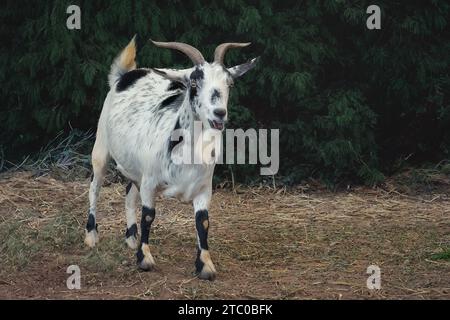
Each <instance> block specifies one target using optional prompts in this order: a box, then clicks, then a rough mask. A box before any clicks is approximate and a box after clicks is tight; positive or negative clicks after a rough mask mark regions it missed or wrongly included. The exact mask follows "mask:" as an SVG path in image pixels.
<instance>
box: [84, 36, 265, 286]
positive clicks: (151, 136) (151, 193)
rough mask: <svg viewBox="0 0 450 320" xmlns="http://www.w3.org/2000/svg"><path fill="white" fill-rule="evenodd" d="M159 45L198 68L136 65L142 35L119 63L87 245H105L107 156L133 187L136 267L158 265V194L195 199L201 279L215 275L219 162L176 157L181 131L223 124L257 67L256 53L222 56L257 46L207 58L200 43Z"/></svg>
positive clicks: (220, 50)
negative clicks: (99, 209) (154, 236)
mask: <svg viewBox="0 0 450 320" xmlns="http://www.w3.org/2000/svg"><path fill="white" fill-rule="evenodd" d="M152 42H153V44H154V45H156V46H157V47H161V48H168V49H175V50H178V51H180V52H182V53H184V54H185V55H187V56H188V57H189V58H190V59H191V60H192V62H193V63H194V67H192V68H189V69H184V70H173V69H155V68H140V69H137V68H136V62H135V58H136V42H135V37H134V38H133V39H132V40H131V41H130V43H129V44H128V45H127V46H126V47H125V48H124V49H123V50H122V52H121V53H120V54H119V55H118V56H117V57H116V59H115V60H114V62H113V64H112V66H111V71H110V74H109V85H110V91H109V92H108V94H107V96H106V99H105V101H104V104H103V108H102V111H101V114H100V118H99V122H98V127H97V134H96V140H95V144H94V147H93V150H92V167H93V176H92V181H91V184H90V189H89V203H90V206H89V213H88V220H87V224H86V236H85V243H86V245H88V246H89V247H94V246H95V245H96V243H97V242H98V230H97V224H96V205H97V199H98V195H99V192H100V188H101V185H102V182H103V179H104V176H105V170H106V167H107V164H108V161H109V160H110V159H111V158H112V159H114V161H115V162H116V164H117V169H118V170H119V171H120V172H121V173H122V174H123V175H124V176H125V177H126V178H127V179H129V180H130V181H131V182H130V183H129V185H128V186H127V188H126V200H125V208H126V220H127V229H126V233H125V239H126V243H127V244H128V246H129V247H130V248H132V249H137V254H136V256H137V264H138V267H139V268H140V269H142V270H145V271H148V270H151V269H152V268H153V267H154V266H155V261H154V259H153V257H152V254H151V253H150V247H149V242H148V240H149V233H150V228H151V225H152V222H153V221H154V219H155V196H156V194H157V193H158V192H162V193H163V195H164V196H167V197H176V198H179V199H181V200H183V201H192V203H193V207H194V213H195V227H196V231H197V242H198V249H197V257H196V261H195V271H196V274H197V275H198V277H199V278H200V279H207V280H214V279H215V276H216V269H215V267H214V264H213V262H212V260H211V257H210V253H209V248H208V241H207V240H208V229H209V215H208V210H209V204H210V200H211V195H212V177H213V173H214V166H215V163H214V162H213V163H211V164H176V163H174V162H173V161H172V160H171V153H172V152H173V150H174V149H173V148H174V143H173V141H171V139H170V137H171V133H173V131H174V130H176V129H180V128H181V129H185V130H187V131H188V132H191V131H192V129H193V126H194V121H201V123H202V126H203V127H204V128H208V129H211V130H218V131H217V132H219V133H220V131H222V130H223V129H224V125H225V123H226V121H227V104H228V97H229V91H230V87H231V86H232V85H233V80H234V79H236V78H238V77H240V76H242V75H243V74H244V73H246V72H247V71H248V70H250V69H252V68H253V67H254V66H255V65H256V62H257V58H255V59H252V60H250V61H248V62H246V63H244V64H241V65H238V66H235V67H233V68H228V69H227V68H226V67H225V66H224V64H223V59H224V55H225V53H226V51H227V50H228V49H230V48H242V47H246V46H248V45H249V44H250V43H223V44H221V45H219V46H218V47H217V48H216V50H215V53H214V62H212V63H208V62H206V61H205V59H204V57H203V55H202V54H201V53H200V51H199V50H197V49H196V48H194V47H192V46H190V45H188V44H185V43H179V42H155V41H153V40H152ZM139 197H140V199H141V202H142V216H141V222H140V228H141V238H140V243H139V244H138V228H137V220H136V202H137V201H138V198H139Z"/></svg>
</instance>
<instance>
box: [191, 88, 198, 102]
mask: <svg viewBox="0 0 450 320" xmlns="http://www.w3.org/2000/svg"><path fill="white" fill-rule="evenodd" d="M196 95H197V88H192V87H191V88H190V89H189V101H192V100H194V98H195V96H196Z"/></svg>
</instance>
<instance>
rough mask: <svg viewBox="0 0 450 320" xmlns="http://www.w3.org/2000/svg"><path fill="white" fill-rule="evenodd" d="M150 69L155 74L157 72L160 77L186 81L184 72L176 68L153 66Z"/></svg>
mask: <svg viewBox="0 0 450 320" xmlns="http://www.w3.org/2000/svg"><path fill="white" fill-rule="evenodd" d="M152 71H153V72H154V73H156V74H159V75H160V76H161V77H163V78H166V79H168V80H170V81H175V82H181V83H184V84H185V83H186V82H187V80H186V79H187V78H186V73H185V72H183V71H178V70H167V69H166V70H160V69H155V68H153V69H152Z"/></svg>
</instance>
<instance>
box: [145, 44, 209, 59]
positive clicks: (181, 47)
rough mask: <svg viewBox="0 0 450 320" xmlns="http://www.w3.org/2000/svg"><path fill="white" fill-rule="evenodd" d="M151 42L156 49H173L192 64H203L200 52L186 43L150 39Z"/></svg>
mask: <svg viewBox="0 0 450 320" xmlns="http://www.w3.org/2000/svg"><path fill="white" fill-rule="evenodd" d="M150 41H151V42H153V44H154V45H155V46H157V47H160V48H166V49H175V50H178V51H181V52H183V53H184V54H185V55H187V56H188V57H189V58H190V59H191V60H192V62H193V63H194V64H196V65H197V64H202V63H204V62H205V58H203V55H202V54H201V52H200V51H198V50H197V49H196V48H194V47H193V46H190V45H188V44H186V43H181V42H157V41H153V40H152V39H150Z"/></svg>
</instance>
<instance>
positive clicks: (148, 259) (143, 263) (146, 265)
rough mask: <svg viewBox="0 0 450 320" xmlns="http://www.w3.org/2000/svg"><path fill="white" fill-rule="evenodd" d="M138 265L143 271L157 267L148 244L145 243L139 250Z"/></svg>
mask: <svg viewBox="0 0 450 320" xmlns="http://www.w3.org/2000/svg"><path fill="white" fill-rule="evenodd" d="M136 255H137V265H138V267H139V269H141V270H143V271H151V270H153V268H154V267H155V260H154V259H153V256H152V254H151V253H150V248H149V247H148V244H145V243H143V244H142V245H141V247H140V248H139V250H138V252H137V254H136Z"/></svg>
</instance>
